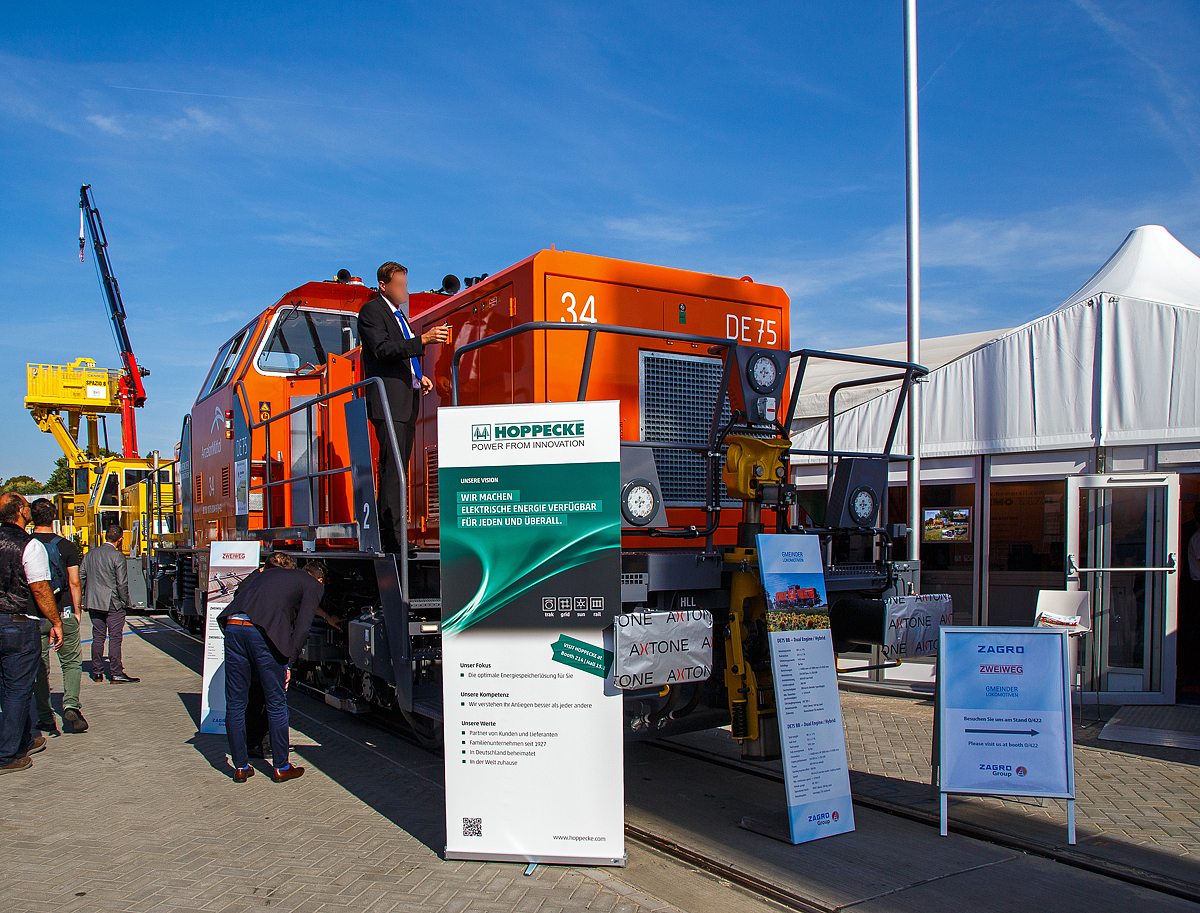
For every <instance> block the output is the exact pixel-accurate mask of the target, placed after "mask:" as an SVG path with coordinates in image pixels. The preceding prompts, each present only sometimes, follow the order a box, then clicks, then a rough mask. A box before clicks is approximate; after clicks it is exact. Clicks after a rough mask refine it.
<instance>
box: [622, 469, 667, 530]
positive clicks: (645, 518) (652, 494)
mask: <svg viewBox="0 0 1200 913" xmlns="http://www.w3.org/2000/svg"><path fill="white" fill-rule="evenodd" d="M657 511H658V493H657V492H656V491H655V490H654V485H653V484H652V483H651V482H649V481H647V480H646V479H633V480H631V481H630V482H628V483H627V484H626V485H625V489H624V491H622V492H621V513H622V514H624V515H625V520H626V522H628V523H631V524H633V525H634V526H645V525H646V524H648V523H649V522H650V521H651V519H653V517H654V514H655V513H656V512H657Z"/></svg>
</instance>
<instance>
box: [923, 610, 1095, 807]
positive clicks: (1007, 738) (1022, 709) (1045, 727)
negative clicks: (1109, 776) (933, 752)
mask: <svg viewBox="0 0 1200 913" xmlns="http://www.w3.org/2000/svg"><path fill="white" fill-rule="evenodd" d="M1066 639H1067V632H1066V631H1064V630H1059V629H1048V628H1006V627H987V628H977V627H945V628H942V630H941V648H940V652H941V671H940V675H941V706H940V707H939V708H938V719H939V725H940V742H941V756H940V759H939V761H940V766H941V791H942V792H943V793H963V794H970V795H1001V796H1045V797H1052V798H1058V799H1073V798H1075V769H1074V756H1073V747H1072V742H1073V738H1072V734H1071V729H1070V716H1069V714H1068V708H1069V707H1070V697H1069V687H1070V686H1069V684H1068V681H1067V675H1066V668H1067V665H1066V660H1067V644H1066Z"/></svg>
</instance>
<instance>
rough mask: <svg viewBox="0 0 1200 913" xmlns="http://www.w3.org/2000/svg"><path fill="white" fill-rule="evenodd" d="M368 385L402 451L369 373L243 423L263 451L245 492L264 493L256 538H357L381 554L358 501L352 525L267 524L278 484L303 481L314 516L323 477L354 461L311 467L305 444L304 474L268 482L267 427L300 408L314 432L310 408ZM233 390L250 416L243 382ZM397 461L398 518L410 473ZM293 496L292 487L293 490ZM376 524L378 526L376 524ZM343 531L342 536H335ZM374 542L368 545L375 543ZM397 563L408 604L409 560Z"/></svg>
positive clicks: (383, 394) (395, 448) (382, 393)
mask: <svg viewBox="0 0 1200 913" xmlns="http://www.w3.org/2000/svg"><path fill="white" fill-rule="evenodd" d="M368 386H374V387H375V389H376V390H377V391H378V393H379V400H380V403H381V406H382V410H383V416H384V420H385V424H386V425H387V432H388V440H389V442H390V444H391V447H392V453H394V454H399V453H400V444H399V441H398V440H397V438H396V426H395V425H394V424H393V423H392V412H391V408H390V406H389V403H388V397H387V391H386V390H385V389H384V388H383V381H382V380H381V379H380V378H378V377H368V378H366V379H364V380H360V381H356V382H355V383H352V384H349V385H347V386H345V387H342V388H340V389H338V390H332V391H330V392H328V393H322V394H321V395H320V396H314V397H313V398H312V399H310V400H308V401H307V402H305V403H303V404H301V405H299V406H293V407H292V408H291V409H288V410H287V411H285V412H280V413H279V414H278V415H272V416H270V417H268V418H267V419H265V420H264V421H260V422H250V421H247V422H246V430H247V433H248V434H249V435H250V436H251V440H253V435H254V432H255V431H257V430H258V429H259V428H262V429H263V435H264V438H265V440H264V442H263V444H264V447H265V450H266V460H265V465H264V467H263V484H261V485H249V484H248V485H247V489H246V490H247V496H248V493H249V492H252V491H262V492H263V493H264V494H263V528H262V529H259V530H253V531H252V532H253V533H255V534H257V535H256V536H255V538H261V537H262V536H264V535H270V536H272V538H274V539H300V540H302V541H304V540H315V539H321V538H331V539H341V538H346V539H355V540H356V541H357V542H358V547H359V551H364V552H372V553H380V550H378V549H377V548H374V547H364V542H363V538H364V537H363V524H362V518H360V517H359V516H358V505H357V504H356V505H355V508H354V509H355V520H354V523H353V524H348V523H327V524H320V523H313V524H311V525H305V526H286V527H278V528H276V527H274V526H272V525H271V520H272V518H271V489H272V488H273V487H275V486H277V485H296V484H297V483H303V484H304V488H305V491H306V494H307V504H308V516H309V517H311V518H313V519H316V518H317V516H318V512H317V507H318V504H317V490H316V486H317V485H318V484H319V481H320V480H321V479H324V478H327V477H330V476H335V475H340V474H342V473H344V472H353V471H354V468H355V467H354V464H353V462H352V463H351V465H349V466H340V467H338V468H336V469H314V468H313V462H314V459H315V457H314V455H313V448H312V447H311V446H309V447H306V448H305V463H306V468H307V469H308V471H307V472H305V473H301V474H298V475H292V474H290V473H288V472H287V470H285V471H284V472H285V474H284V478H281V479H275V480H272V478H271V425H272V424H274V423H275V422H277V421H279V420H280V419H283V418H287V417H288V416H291V415H294V414H296V413H299V412H304V413H305V416H304V420H305V427H306V428H307V429H308V432H309V434H310V435H311V434H312V431H313V427H314V426H313V410H314V409H315V408H317V407H327V404H328V403H329V401H330V400H333V399H337V398H339V397H343V396H348V395H350V394H351V393H356V392H357V391H360V390H362V389H364V388H366V387H368ZM235 390H236V391H237V396H238V401H239V406H241V407H242V409H243V413H244V414H245V415H246V416H249V415H251V413H250V410H249V400H248V398H247V395H246V388H245V386H244V385H243V383H242V381H240V380H239V381H238V382H237V385H236V387H235ZM396 465H397V467H398V469H399V471H400V516H402V517H405V516H408V473H407V467H405V466H404V464H403V463H402V462H401V461H400V460H399V459H398V458H397V460H396ZM292 497H293V498H295V497H296V494H295V490H294V489H293V494H292ZM377 528H378V524H377ZM338 533H343V534H345V535H337V534H338ZM374 544H375V543H373V542H372V543H368V545H371V546H373V545H374ZM396 564H397V565H399V571H400V593H401V596H402V597H403V599H404V601H405V603H407V602H408V561H407V560H406V556H403V555H402V556H401V560H400V561H397V562H396Z"/></svg>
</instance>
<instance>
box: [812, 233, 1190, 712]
mask: <svg viewBox="0 0 1200 913" xmlns="http://www.w3.org/2000/svg"><path fill="white" fill-rule="evenodd" d="M904 349H905V344H904V343H903V342H900V343H895V344H889V345H883V346H872V347H870V348H868V349H858V350H854V352H855V354H871V355H876V356H878V357H883V358H895V359H901V360H902V359H903V357H904ZM922 361H923V363H924V364H926V365H927V366H928V367H930V368H931V369H932V370H931V372H930V374H929V377H928V379H927V381H926V382H925V383H923V384H922V385H921V388H922V389H921V403H922V409H921V412H922V446H921V458H922V462H921V501H922V504H921V507H922V513H923V517H924V519H925V523H924V528H923V529H922V530H920V531H919V532H918V535H920V536H921V544H920V589H921V592H923V593H948V594H950V595H951V596H952V597H953V600H954V620H955V623H956V624H976V625H1031V624H1033V621H1034V614H1035V611H1036V607H1037V603H1038V598H1039V594H1040V593H1042V592H1043V591H1063V590H1076V591H1086V592H1087V593H1089V594H1090V612H1089V614H1090V618H1088V619H1085V622H1090V626H1091V628H1092V632H1091V633H1090V634H1087V635H1086V636H1084V637H1082V638H1081V640H1080V646H1081V649H1080V651H1079V664H1080V669H1079V671H1080V682H1081V687H1082V689H1083V690H1084V691H1085V692H1088V693H1093V694H1094V695H1095V696H1096V697H1098V699H1099V700H1101V701H1104V702H1112V703H1165V704H1170V703H1174V702H1175V701H1176V699H1177V697H1178V698H1179V699H1189V698H1191V699H1197V698H1200V662H1198V661H1197V653H1198V652H1200V637H1198V634H1200V632H1198V631H1197V628H1198V627H1200V625H1198V624H1197V622H1198V621H1200V619H1198V618H1197V616H1200V583H1197V582H1194V581H1193V580H1192V579H1191V577H1190V575H1189V571H1188V561H1187V548H1188V540H1189V539H1190V538H1191V535H1192V534H1193V533H1194V532H1195V529H1196V524H1195V522H1194V520H1193V519H1192V517H1193V506H1194V505H1196V504H1197V503H1198V502H1200V258H1198V257H1197V256H1196V255H1195V254H1193V253H1192V252H1191V251H1190V250H1188V249H1187V248H1186V247H1184V246H1183V245H1182V244H1180V243H1179V242H1178V241H1177V240H1176V239H1175V238H1174V237H1172V236H1171V234H1170V233H1169V232H1168V231H1167V230H1166V229H1165V228H1162V227H1161V226H1143V227H1141V228H1138V229H1135V230H1134V231H1133V232H1131V233H1130V235H1129V236H1128V238H1126V240H1125V242H1124V243H1123V244H1122V245H1121V246H1120V248H1118V250H1117V251H1116V253H1114V254H1113V256H1112V257H1111V258H1110V259H1109V260H1108V262H1106V263H1105V264H1104V266H1103V267H1102V268H1101V269H1100V270H1099V271H1098V272H1097V273H1096V274H1095V275H1094V276H1093V277H1092V278H1091V279H1089V280H1088V282H1087V283H1085V284H1084V286H1083V287H1082V288H1081V289H1080V290H1079V291H1078V292H1076V293H1075V294H1074V295H1072V296H1071V297H1070V298H1069V299H1067V301H1066V302H1064V303H1063V304H1062V305H1061V306H1059V307H1058V308H1056V309H1055V310H1054V311H1053V312H1051V313H1049V314H1047V315H1045V316H1043V317H1040V318H1038V319H1037V320H1034V321H1032V322H1030V323H1028V324H1026V325H1024V326H1022V327H1018V328H1015V329H1011V330H999V331H995V332H991V333H974V334H968V335H964V336H955V337H943V338H940V339H931V340H924V341H923V342H922ZM842 367H843V368H844V366H842ZM864 376H866V375H865V372H864ZM846 380H847V378H846V376H845V372H844V371H843V372H842V373H841V375H840V376H838V377H837V378H834V377H832V376H830V377H828V378H822V377H820V376H813V375H811V372H810V375H809V377H807V378H806V381H805V384H804V388H803V390H802V395H801V398H800V400H801V402H800V408H799V409H798V410H797V418H796V422H795V424H794V425H793V446H794V447H796V448H797V449H825V448H826V447H827V446H828V444H829V422H828V417H827V414H828V413H827V410H828V405H829V400H828V395H829V391H830V390H831V389H832V387H833V385H834V384H835V383H838V384H841V383H844V382H845V381H846ZM897 395H898V391H897V390H895V389H892V388H891V387H890V386H888V385H879V386H875V387H871V386H859V387H849V388H846V390H845V392H844V393H840V394H839V395H838V397H837V400H836V403H835V412H836V415H835V418H834V422H833V433H834V438H835V440H836V445H837V447H838V448H839V449H847V450H853V451H864V452H878V451H880V450H882V448H883V445H884V442H885V441H886V439H887V435H888V431H889V427H890V419H891V416H892V412H893V409H894V407H895V399H896V397H897ZM900 427H901V431H900V435H899V437H898V439H897V442H896V444H895V447H894V449H895V451H896V452H899V453H905V452H907V441H906V439H905V435H904V431H903V429H904V428H905V427H906V422H903V421H902V422H901V424H900ZM825 471H826V464H825V461H824V460H821V459H818V458H804V457H798V458H796V459H795V460H794V461H793V477H794V480H795V482H796V484H797V485H798V486H799V487H801V488H802V489H805V490H807V491H809V492H810V493H811V494H810V497H808V498H807V499H806V498H804V497H802V498H801V502H802V505H804V506H806V508H807V509H808V510H809V512H810V513H813V514H819V513H820V512H822V511H823V502H824V499H823V494H824V487H825ZM907 501H908V491H907V473H906V469H905V466H904V464H902V463H894V464H893V470H892V476H891V479H890V491H889V498H888V514H889V517H890V519H891V521H892V522H897V521H903V520H905V519H906V518H907V517H908V503H907ZM814 518H815V517H814ZM898 546H899V550H900V554H901V556H903V554H904V550H905V548H906V543H905V542H903V541H901V542H899V543H898ZM932 673H933V669H932V666H930V665H928V664H921V663H904V664H902V665H901V666H900V667H899V668H895V669H888V670H885V671H884V672H881V673H877V675H878V677H880V678H885V679H887V680H889V681H907V682H929V681H931V680H932Z"/></svg>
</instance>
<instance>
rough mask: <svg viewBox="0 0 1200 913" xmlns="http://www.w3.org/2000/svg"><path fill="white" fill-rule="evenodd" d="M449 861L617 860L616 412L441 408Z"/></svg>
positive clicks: (621, 849)
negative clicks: (613, 629)
mask: <svg viewBox="0 0 1200 913" xmlns="http://www.w3.org/2000/svg"><path fill="white" fill-rule="evenodd" d="M438 447H439V454H438V455H439V471H438V477H439V486H438V490H439V495H440V504H441V557H442V671H443V686H442V691H443V697H444V706H445V719H444V726H445V740H446V835H447V836H446V857H447V858H448V859H481V860H482V859H488V860H497V861H508V862H518V861H519V862H549V863H563V864H584V865H597V864H599V865H623V864H624V860H625V842H624V779H623V777H624V774H623V750H622V749H623V743H622V734H621V711H622V705H621V692H620V691H619V690H618V689H617V688H616V687H615V686H614V684H613V642H612V639H611V635H609V636H608V639H607V641H606V634H605V629H606V628H609V626H610V625H611V624H612V621H613V616H614V614H615V613H616V612H618V611H619V610H620V605H621V514H620V505H619V501H618V499H619V497H620V490H621V463H620V460H621V457H620V415H619V412H618V404H617V403H615V402H595V403H535V404H528V405H512V406H460V407H456V408H444V409H441V410H439V412H438Z"/></svg>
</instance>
